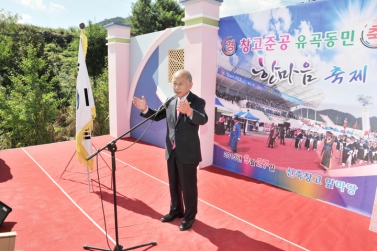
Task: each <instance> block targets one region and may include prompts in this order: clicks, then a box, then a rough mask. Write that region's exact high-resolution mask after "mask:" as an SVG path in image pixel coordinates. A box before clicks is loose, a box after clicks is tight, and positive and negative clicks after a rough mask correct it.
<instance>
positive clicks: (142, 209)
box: [94, 190, 163, 219]
mask: <svg viewBox="0 0 377 251" xmlns="http://www.w3.org/2000/svg"><path fill="white" fill-rule="evenodd" d="M94 193H95V194H97V195H98V196H99V197H100V196H101V195H100V192H99V191H96V192H94ZM102 199H103V200H104V201H107V202H109V203H112V204H113V203H114V199H113V194H112V193H108V192H107V191H103V190H102ZM117 205H118V207H122V208H124V209H126V210H128V211H132V212H134V213H137V214H141V215H144V216H149V217H151V218H152V219H160V218H161V217H162V216H163V215H162V214H160V213H158V212H157V211H155V210H154V209H153V208H151V207H150V206H148V205H147V204H145V203H144V202H143V201H141V200H138V199H130V198H127V197H126V196H124V195H122V194H120V193H118V192H117Z"/></svg>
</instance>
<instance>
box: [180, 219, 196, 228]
mask: <svg viewBox="0 0 377 251" xmlns="http://www.w3.org/2000/svg"><path fill="white" fill-rule="evenodd" d="M194 221H195V219H193V220H190V221H182V223H181V225H180V226H179V230H181V231H185V230H188V229H190V228H191V227H192V225H193V224H194Z"/></svg>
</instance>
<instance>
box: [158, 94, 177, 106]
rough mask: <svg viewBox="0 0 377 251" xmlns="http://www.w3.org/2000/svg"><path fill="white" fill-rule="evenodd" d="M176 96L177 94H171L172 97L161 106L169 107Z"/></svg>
mask: <svg viewBox="0 0 377 251" xmlns="http://www.w3.org/2000/svg"><path fill="white" fill-rule="evenodd" d="M176 97H177V95H173V96H171V97H170V98H169V99H168V100H167V101H166V102H165V103H163V104H162V105H161V108H164V109H166V108H168V107H169V104H170V102H172V101H173V99H175V98H176Z"/></svg>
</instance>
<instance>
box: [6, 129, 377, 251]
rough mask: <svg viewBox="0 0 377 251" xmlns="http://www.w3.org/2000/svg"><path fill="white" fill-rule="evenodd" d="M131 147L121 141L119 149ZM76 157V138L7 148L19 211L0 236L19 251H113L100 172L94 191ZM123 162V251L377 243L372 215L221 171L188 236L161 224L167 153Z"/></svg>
mask: <svg viewBox="0 0 377 251" xmlns="http://www.w3.org/2000/svg"><path fill="white" fill-rule="evenodd" d="M112 139H113V138H111V137H110V136H102V137H96V138H94V139H93V144H94V145H95V146H96V147H102V146H103V145H105V144H106V143H108V142H110V141H111V140H112ZM261 139H262V140H264V139H263V138H261ZM130 144H131V140H120V141H118V142H117V146H118V150H121V149H122V148H125V147H126V146H128V145H130ZM271 150H272V151H274V150H276V149H271ZM74 152H75V142H74V141H70V142H63V143H56V144H49V145H40V146H33V147H27V148H23V149H13V150H7V151H0V191H1V192H0V200H1V201H3V202H4V203H6V204H7V205H9V206H10V207H12V208H13V211H12V212H11V213H10V214H9V215H8V217H7V218H6V220H5V222H4V224H3V226H2V227H0V232H7V231H16V232H17V233H18V236H17V238H16V249H17V250H20V249H24V250H38V251H39V250H42V251H43V250H83V248H82V246H83V245H84V244H88V245H91V246H98V247H102V248H107V243H106V239H105V235H104V233H103V232H102V230H101V229H104V228H105V226H104V223H103V217H102V210H101V202H100V197H99V187H98V183H97V174H96V172H95V171H94V172H92V173H91V174H90V179H91V182H90V186H91V192H90V193H89V192H88V186H87V175H86V169H85V168H84V167H82V166H80V165H78V164H77V162H76V156H75V157H74V158H73V159H72V161H71V162H70V163H69V161H70V158H71V157H72V155H73V154H74ZM100 155H101V156H102V157H99V158H98V161H99V168H100V169H99V175H100V178H101V183H102V191H103V199H104V207H105V214H106V223H107V229H108V232H109V235H110V236H111V238H112V239H113V240H115V230H114V228H115V227H114V215H113V194H112V190H111V189H110V187H111V185H112V184H111V170H110V167H111V161H110V156H109V153H108V152H107V151H103V152H102V153H101V154H100ZM116 158H117V159H118V161H116V165H117V166H116V167H117V169H116V178H117V192H118V193H117V201H118V226H119V243H120V244H121V245H123V246H124V248H127V247H131V246H134V245H139V244H143V243H147V242H150V241H157V245H156V246H148V247H143V248H140V249H137V250H164V251H169V250H172V251H173V250H174V251H175V250H205V251H207V250H223V251H228V250H373V249H375V247H376V245H377V238H376V235H375V233H372V232H370V231H369V230H368V227H369V222H370V218H367V217H365V216H362V215H359V214H355V213H352V212H349V211H346V210H343V209H341V208H337V207H334V206H331V205H328V204H325V203H322V202H318V201H315V200H313V199H310V198H306V197H303V196H301V195H297V194H294V193H291V192H289V191H285V190H283V189H279V188H276V187H273V186H270V185H268V184H264V183H262V182H259V181H256V180H253V179H249V178H246V177H243V176H240V175H236V174H233V173H229V172H227V171H224V170H222V169H218V168H216V167H207V168H204V169H201V170H200V171H199V172H198V186H199V198H200V201H199V213H198V215H197V220H196V222H195V224H194V226H193V228H192V229H191V230H189V231H185V232H181V231H179V230H178V226H179V224H180V222H181V221H180V220H175V221H173V222H172V223H161V222H160V221H159V218H160V217H161V216H162V215H164V214H165V213H167V212H168V209H169V192H168V185H167V173H166V163H165V161H164V149H161V148H158V147H155V146H151V145H148V144H145V143H137V144H135V145H134V146H133V147H131V148H130V149H129V150H126V151H123V152H117V153H116ZM34 161H35V162H34ZM68 163H69V165H68V166H67V164H68ZM126 163H128V164H126ZM66 167H67V170H66V171H65V172H64V173H63V171H64V169H65V168H66ZM42 169H43V170H45V171H46V173H47V174H46V173H44V172H43V170H42ZM62 173H63V175H62ZM48 175H49V176H50V177H51V178H52V180H51V179H50V178H49V177H48ZM61 175H62V178H60V176H61ZM54 181H55V182H56V184H55V183H54ZM58 186H60V187H61V188H62V190H60V188H59V187H58ZM65 193H66V194H65ZM76 205H77V206H76ZM79 208H81V209H82V211H80V209H79ZM91 220H93V222H92V221H91ZM96 224H98V227H97V226H96ZM109 243H110V246H111V248H113V247H114V243H113V242H112V241H111V240H110V241H109Z"/></svg>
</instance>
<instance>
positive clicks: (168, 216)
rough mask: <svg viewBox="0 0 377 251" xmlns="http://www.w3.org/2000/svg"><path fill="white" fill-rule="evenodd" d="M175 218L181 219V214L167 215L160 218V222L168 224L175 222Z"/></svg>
mask: <svg viewBox="0 0 377 251" xmlns="http://www.w3.org/2000/svg"><path fill="white" fill-rule="evenodd" d="M176 218H183V214H167V215H165V216H164V217H162V218H161V221H162V222H170V221H173V220H175V219H176Z"/></svg>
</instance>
